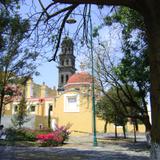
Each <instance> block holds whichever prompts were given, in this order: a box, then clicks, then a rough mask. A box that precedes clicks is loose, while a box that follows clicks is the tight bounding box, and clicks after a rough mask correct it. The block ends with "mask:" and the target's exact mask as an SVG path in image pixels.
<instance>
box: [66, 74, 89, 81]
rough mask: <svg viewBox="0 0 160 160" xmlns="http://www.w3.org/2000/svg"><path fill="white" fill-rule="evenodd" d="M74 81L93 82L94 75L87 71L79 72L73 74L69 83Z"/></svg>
mask: <svg viewBox="0 0 160 160" xmlns="http://www.w3.org/2000/svg"><path fill="white" fill-rule="evenodd" d="M72 83H74V84H75V83H92V76H91V75H90V74H88V73H87V72H77V73H75V74H73V75H72V76H71V77H70V78H69V80H68V82H67V84H72Z"/></svg>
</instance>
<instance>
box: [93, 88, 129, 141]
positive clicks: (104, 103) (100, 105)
mask: <svg viewBox="0 0 160 160" xmlns="http://www.w3.org/2000/svg"><path fill="white" fill-rule="evenodd" d="M124 112H125V111H124V110H123V107H122V106H121V103H120V102H119V98H118V96H117V93H116V90H115V89H114V88H111V89H109V90H108V92H107V93H106V95H105V96H104V97H102V98H101V99H100V100H99V101H98V102H97V105H96V114H97V116H98V117H100V118H101V119H103V120H105V122H106V123H105V127H104V132H106V129H107V124H108V123H114V125H115V137H116V138H117V126H122V127H123V133H124V138H126V134H125V125H126V123H127V117H126V116H125V113H124Z"/></svg>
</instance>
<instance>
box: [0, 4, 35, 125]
mask: <svg viewBox="0 0 160 160" xmlns="http://www.w3.org/2000/svg"><path fill="white" fill-rule="evenodd" d="M15 2H17V1H7V2H4V1H2V2H0V7H1V11H0V19H1V22H0V44H1V46H0V122H1V116H2V111H3V108H4V107H5V105H6V104H7V103H10V102H11V101H13V99H14V98H15V97H16V96H17V94H19V92H17V91H16V90H15V89H14V90H11V89H10V90H9V86H12V87H10V88H12V89H13V88H14V87H15V88H16V89H18V87H20V86H19V84H22V85H24V83H25V81H26V80H27V79H28V78H29V77H30V76H31V75H32V74H34V73H35V71H36V70H35V69H36V63H35V59H36V58H37V56H38V53H37V52H32V51H30V49H29V48H28V47H27V48H26V46H27V44H26V41H24V40H25V39H26V38H28V35H29V28H30V24H29V21H28V20H27V19H22V18H21V17H20V16H19V15H18V11H16V6H17V5H16V3H15ZM17 4H18V2H17ZM8 92H9V93H8ZM7 98H9V101H8V100H7Z"/></svg>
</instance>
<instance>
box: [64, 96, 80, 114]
mask: <svg viewBox="0 0 160 160" xmlns="http://www.w3.org/2000/svg"><path fill="white" fill-rule="evenodd" d="M73 97H75V98H76V102H75V104H72V107H71V106H70V107H69V104H68V99H69V98H73ZM79 107H80V106H79V94H65V95H64V112H79V111H80V109H79Z"/></svg>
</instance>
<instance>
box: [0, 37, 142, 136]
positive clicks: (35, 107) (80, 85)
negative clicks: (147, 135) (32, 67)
mask: <svg viewBox="0 0 160 160" xmlns="http://www.w3.org/2000/svg"><path fill="white" fill-rule="evenodd" d="M58 72H59V77H58V89H57V90H56V89H55V88H54V89H51V88H48V87H47V86H46V85H45V84H44V83H43V84H42V85H39V86H38V85H37V84H35V83H34V82H33V81H32V79H30V80H29V81H28V82H27V85H26V100H27V105H28V110H29V116H30V117H31V121H29V122H27V123H26V124H25V126H26V127H30V128H40V127H45V128H47V127H48V126H50V125H51V127H52V128H53V129H54V127H55V125H56V124H57V125H59V126H62V125H67V124H70V125H71V128H70V130H71V132H72V133H73V134H74V133H92V128H93V127H92V118H93V117H92V87H91V86H92V76H91V75H90V74H89V73H87V72H84V71H79V72H76V68H75V56H74V44H73V41H72V40H71V39H70V38H68V37H65V38H64V40H63V42H62V44H61V53H60V54H59V66H58ZM95 95H96V98H99V97H100V93H99V92H98V90H96V89H95ZM18 103H19V101H14V102H13V103H11V104H8V105H7V106H6V108H5V112H4V116H3V118H2V123H4V124H5V123H6V122H7V124H6V125H8V126H9V125H11V121H10V120H9V117H11V116H12V115H13V114H15V113H16V105H17V104H18ZM49 117H51V120H50V122H49V121H48V120H49V119H48V118H49ZM7 118H8V120H7V121H6V119H7ZM49 123H50V125H49ZM104 125H105V122H104V121H103V120H101V119H99V118H96V130H97V132H103V130H104ZM114 128H115V127H114V125H113V124H109V125H108V127H107V131H108V132H114V130H115V129H114ZM126 129H127V131H133V126H132V125H131V124H128V125H127V126H126ZM122 131H123V129H122V127H118V132H122ZM139 131H140V132H144V131H145V128H144V126H143V125H140V126H139Z"/></svg>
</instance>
